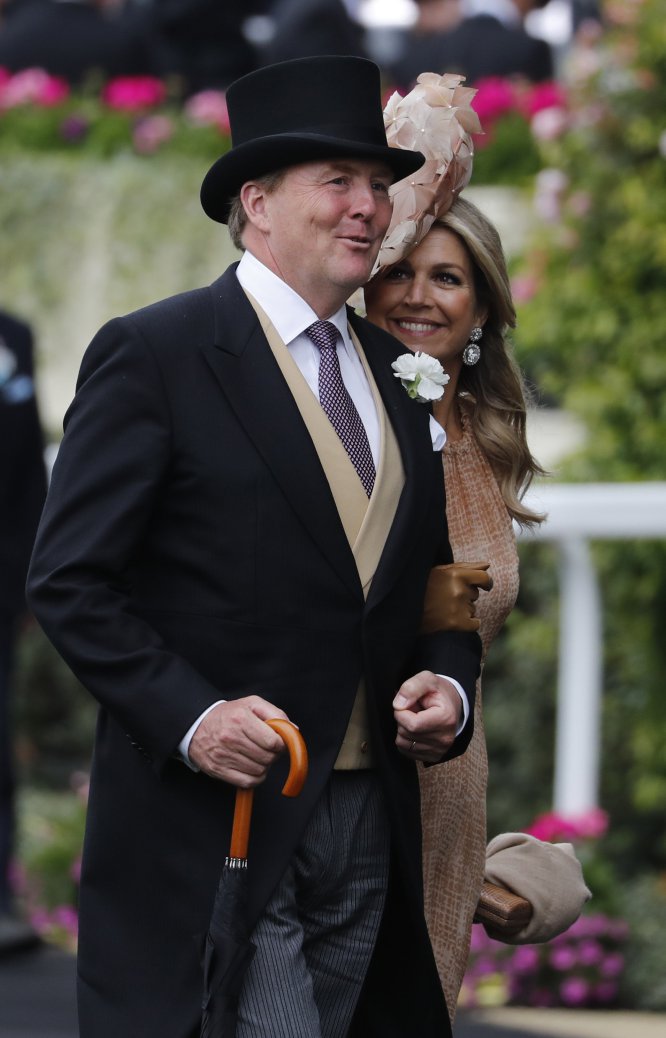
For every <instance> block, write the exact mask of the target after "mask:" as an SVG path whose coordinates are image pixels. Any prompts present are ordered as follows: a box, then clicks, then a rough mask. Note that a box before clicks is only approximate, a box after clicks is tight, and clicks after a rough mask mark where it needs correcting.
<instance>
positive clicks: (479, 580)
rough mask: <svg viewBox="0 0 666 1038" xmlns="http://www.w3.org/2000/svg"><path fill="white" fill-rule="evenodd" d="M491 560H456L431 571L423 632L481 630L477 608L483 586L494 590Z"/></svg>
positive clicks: (484, 588)
mask: <svg viewBox="0 0 666 1038" xmlns="http://www.w3.org/2000/svg"><path fill="white" fill-rule="evenodd" d="M489 568H490V563H489V562H452V563H450V564H449V565H448V566H435V567H434V569H431V570H430V576H429V577H428V585H427V587H426V594H425V602H424V604H423V618H422V620H421V633H422V634H431V633H432V632H433V631H478V629H479V621H478V620H477V619H476V616H475V615H474V614H475V607H476V600H477V598H478V597H479V589H481V590H483V591H490V589H491V588H492V586H493V578H492V577H491V576H490V574H489V573H487V572H486V571H487V570H488V569H489Z"/></svg>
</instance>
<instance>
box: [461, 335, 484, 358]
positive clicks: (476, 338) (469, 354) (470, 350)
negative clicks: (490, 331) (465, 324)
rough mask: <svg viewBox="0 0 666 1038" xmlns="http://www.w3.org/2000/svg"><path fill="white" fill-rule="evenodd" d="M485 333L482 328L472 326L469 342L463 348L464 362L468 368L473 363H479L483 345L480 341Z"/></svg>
mask: <svg viewBox="0 0 666 1038" xmlns="http://www.w3.org/2000/svg"><path fill="white" fill-rule="evenodd" d="M482 335H483V329H482V328H472V330H471V332H470V333H469V342H468V343H467V345H466V346H465V349H464V350H463V355H462V359H463V364H466V365H467V367H468V368H471V367H472V365H473V364H478V361H479V357H480V356H481V347H480V346H479V342H480V340H481V336H482Z"/></svg>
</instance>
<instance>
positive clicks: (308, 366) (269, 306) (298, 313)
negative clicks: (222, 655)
mask: <svg viewBox="0 0 666 1038" xmlns="http://www.w3.org/2000/svg"><path fill="white" fill-rule="evenodd" d="M236 277H237V278H238V280H239V282H240V284H241V286H242V287H243V289H245V291H246V292H248V293H249V294H250V295H251V296H252V297H253V298H254V299H255V300H256V301H257V303H258V304H259V306H260V307H261V308H262V310H263V311H264V313H265V314H266V316H267V317H268V319H269V320H270V321H271V323H272V324H273V326H274V328H275V330H276V332H277V333H278V335H279V336H280V338H281V339H282V341H283V342H284V344H285V346H286V347H287V349H288V350H289V352H290V354H291V356H292V357H293V359H294V361H295V363H296V365H297V366H298V368H299V370H300V372H301V374H302V375H303V377H304V379H305V381H306V382H307V384H308V385H309V387H310V389H311V390H312V392H313V393H314V395H315V396H316V397H317V399H319V388H318V386H319V348H318V347H317V346H316V345H315V343H314V342H313V341H312V339H311V338H310V336H309V335H306V332H305V330H306V328H309V326H310V325H311V324H313V323H314V321H318V320H319V318H318V316H317V314H316V313H315V312H314V310H313V309H312V307H311V306H310V305H309V304H308V303H306V302H305V300H304V299H302V298H301V297H300V296H299V295H297V294H296V292H294V290H293V288H290V287H289V285H288V284H287V283H286V282H285V281H283V280H282V279H281V278H279V277H278V276H277V274H274V273H273V272H272V271H271V270H269V269H268V267H266V266H265V265H264V264H263V263H261V262H260V261H259V260H258V259H257V258H256V256H253V255H252V253H250V252H247V251H246V252H244V253H243V256H242V259H241V261H240V263H239V264H238V268H237V270H236ZM328 320H329V321H330V322H331V324H334V325H335V327H336V328H337V329H338V331H339V332H340V338H339V339H338V344H337V353H338V360H339V361H340V371H341V373H342V380H343V382H344V384H345V387H346V389H347V392H348V393H349V395H350V397H351V398H352V400H353V401H354V405H355V407H356V410H357V411H358V413H359V416H360V418H361V421H362V422H363V425H364V426H365V431H366V433H367V436H368V443H369V444H370V450H371V452H372V457H373V459H374V462H375V468H378V467H379V453H380V448H381V443H380V431H379V416H378V415H377V409H376V407H375V401H374V398H373V396H372V390H371V389H370V385H369V384H368V379H367V377H366V374H365V371H364V369H363V364H362V363H361V360H360V357H359V356H358V354H357V352H356V350H355V348H354V345H353V343H352V341H351V337H350V335H349V329H348V327H347V311H346V308H345V305H344V304H343V305H342V306H341V307H340V309H339V310H338V311H337V312H336V313H334V314H333V315H332V317H329V318H328ZM430 435H431V439H432V445H433V450H438V451H441V450H442V448H443V447H444V444H445V443H446V433H445V432H444V430H443V429H442V427H441V425H439V423H438V422H436V421H435V419H434V418H433V417H432V416H431V417H430ZM446 680H447V681H450V682H451V684H452V685H454V686H455V688H456V689H457V691H458V694H459V695H460V698H461V700H462V704H463V719H462V721H461V724H460V727H459V729H458V731H459V732H460V731H462V729H463V728H464V727H465V724H466V723H467V718H468V717H469V702H468V700H467V696H466V694H465V691H464V690H463V688H462V686H461V685H460V684H459V682H457V681H455V680H454V678H447V679H446ZM257 695H261V692H260V691H257ZM223 702H224V700H223V699H221V700H218V702H216V703H213V704H212V705H211V706H209V707H208V709H207V710H204V712H203V713H202V714H201V716H200V717H198V718H197V719H196V721H195V722H194V724H193V725H192V726H191V728H189V729H188V731H187V733H186V734H185V736H184V738H183V739H182V740H181V742H180V744H179V746H178V751H179V753H180V755H181V756H182V757H183V759H184V761H185V763H186V764H188V765H189V766H190V767H193V765H192V763H191V761H190V760H189V756H188V750H189V746H190V742H191V740H192V736H193V735H194V733H195V731H196V730H197V728H198V727H199V725H200V724H201V722H202V721H203V719H204V717H205V716H206V714H208V713H210V711H211V710H212V709H213V708H214V707H216V706H218V704H219V703H223Z"/></svg>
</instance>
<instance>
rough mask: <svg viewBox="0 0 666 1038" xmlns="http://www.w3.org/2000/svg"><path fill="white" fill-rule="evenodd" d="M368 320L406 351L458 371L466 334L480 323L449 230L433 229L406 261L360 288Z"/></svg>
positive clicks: (468, 269) (468, 267) (463, 260)
mask: <svg viewBox="0 0 666 1038" xmlns="http://www.w3.org/2000/svg"><path fill="white" fill-rule="evenodd" d="M365 302H366V307H367V312H368V318H369V320H371V321H372V322H373V323H374V324H378V325H379V326H380V328H384V329H385V330H386V331H387V332H390V333H391V335H394V336H395V337H396V338H397V339H399V340H400V341H401V342H402V343H404V345H405V346H407V347H408V348H409V349H410V350H414V351H416V350H422V351H423V353H428V354H430V356H431V357H436V358H437V360H438V361H440V363H441V364H442V366H443V367H444V368H445V369H446V370H447V371H448V372H449V374H452V375H453V374H454V372H456V371H459V370H460V366H461V363H462V360H461V354H462V351H463V350H464V348H465V345H466V343H467V341H468V339H469V333H470V332H471V330H472V328H474V327H475V326H477V325H483V322H484V321H485V313H483V311H481V310H480V309H479V305H478V303H477V299H476V293H475V291H474V275H473V268H472V261H471V259H470V256H469V253H468V251H467V248H466V247H465V245H463V243H462V241H461V239H460V238H459V237H458V235H457V234H454V233H453V231H450V230H448V228H446V227H439V226H437V225H435V226H434V227H432V228H431V229H430V231H429V232H428V234H427V235H426V237H425V238H424V239H423V241H422V242H421V244H420V245H418V246H417V247H416V248H415V249H414V250H413V251H412V252H410V254H409V256H407V258H406V259H404V260H402V261H401V262H400V263H397V264H396V265H395V266H394V267H392V268H391V269H390V270H388V271H387V273H386V274H385V275H384V276H382V277H380V278H377V279H375V281H373V282H372V283H371V284H369V285H367V286H366V289H365Z"/></svg>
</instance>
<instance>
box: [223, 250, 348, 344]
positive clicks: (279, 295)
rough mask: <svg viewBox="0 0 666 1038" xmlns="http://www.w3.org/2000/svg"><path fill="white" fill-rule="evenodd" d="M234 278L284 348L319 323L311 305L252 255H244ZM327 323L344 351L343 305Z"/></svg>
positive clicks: (345, 338) (344, 322) (344, 320)
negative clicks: (270, 325)
mask: <svg viewBox="0 0 666 1038" xmlns="http://www.w3.org/2000/svg"><path fill="white" fill-rule="evenodd" d="M236 277H237V278H238V280H239V281H240V284H241V286H242V288H244V289H245V290H246V291H247V292H249V293H250V295H252V296H254V298H255V299H256V301H257V302H258V303H259V306H260V307H261V308H262V310H263V311H264V312H265V314H266V316H267V317H268V318H269V320H270V321H271V323H272V324H273V326H274V328H275V330H276V332H277V333H278V335H279V336H280V338H281V339H282V341H283V342H284V343H285V344H286V345H289V343H290V342H293V340H294V339H296V338H297V337H298V336H299V335H301V334H302V333H303V332H304V331H305V329H306V328H308V327H309V326H310V325H311V324H312V323H313V322H314V321H318V320H319V318H318V317H317V315H316V313H315V312H314V310H313V309H312V307H311V306H310V304H309V303H306V302H305V300H304V299H302V298H301V296H299V295H298V293H296V292H294V290H293V288H291V287H290V286H289V285H288V284H287V283H286V281H283V280H282V278H280V277H278V276H277V274H274V273H273V271H272V270H269V269H268V267H267V266H265V264H263V263H262V262H261V261H260V260H258V259H257V257H256V256H253V255H252V253H251V252H247V251H245V252H244V253H243V257H242V259H241V261H240V263H239V264H238V268H237V270H236ZM328 320H329V321H330V322H331V324H334V325H335V327H336V328H337V329H338V331H339V332H340V335H341V336H342V341H343V342H344V344H345V348H348V343H349V332H348V330H347V310H346V307H345V305H344V304H343V305H342V306H341V307H340V309H339V310H338V311H336V313H334V314H333V315H332V317H329V318H328Z"/></svg>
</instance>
